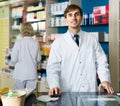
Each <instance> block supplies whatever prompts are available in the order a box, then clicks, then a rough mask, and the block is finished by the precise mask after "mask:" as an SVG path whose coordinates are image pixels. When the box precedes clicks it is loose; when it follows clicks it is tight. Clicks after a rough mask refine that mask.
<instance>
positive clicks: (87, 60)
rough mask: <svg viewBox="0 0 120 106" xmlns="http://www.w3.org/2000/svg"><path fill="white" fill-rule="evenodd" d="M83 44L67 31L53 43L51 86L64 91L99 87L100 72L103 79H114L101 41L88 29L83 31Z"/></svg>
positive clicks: (93, 90)
mask: <svg viewBox="0 0 120 106" xmlns="http://www.w3.org/2000/svg"><path fill="white" fill-rule="evenodd" d="M79 42H80V44H79V47H78V46H77V45H76V43H75V41H74V40H73V39H72V37H71V34H70V33H69V31H67V32H66V33H65V34H63V35H61V36H60V37H59V38H57V39H56V40H55V41H54V42H53V43H52V46H51V51H50V56H49V59H48V64H47V81H48V84H49V87H50V88H53V87H56V86H57V87H59V88H60V89H61V91H63V92H87V91H88V92H95V91H97V89H98V88H97V80H96V72H97V73H98V75H99V77H100V80H101V81H109V82H110V72H109V69H108V63H107V59H106V56H105V54H104V52H103V49H102V48H101V46H100V44H99V42H98V41H97V40H96V38H94V37H93V36H92V35H90V34H89V33H88V32H84V31H80V39H79Z"/></svg>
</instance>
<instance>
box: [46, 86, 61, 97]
mask: <svg viewBox="0 0 120 106" xmlns="http://www.w3.org/2000/svg"><path fill="white" fill-rule="evenodd" d="M48 95H49V96H53V95H58V96H60V95H61V91H60V89H59V88H58V87H54V88H52V89H50V91H49V93H48Z"/></svg>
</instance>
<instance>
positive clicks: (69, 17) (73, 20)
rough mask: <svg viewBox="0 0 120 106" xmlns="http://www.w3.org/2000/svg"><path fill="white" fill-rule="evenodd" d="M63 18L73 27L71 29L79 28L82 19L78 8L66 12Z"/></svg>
mask: <svg viewBox="0 0 120 106" xmlns="http://www.w3.org/2000/svg"><path fill="white" fill-rule="evenodd" d="M65 20H66V22H67V24H68V27H69V28H73V29H74V28H79V27H80V24H81V21H82V16H81V14H80V12H79V10H78V9H76V10H73V11H71V12H68V13H67V14H66V18H65Z"/></svg>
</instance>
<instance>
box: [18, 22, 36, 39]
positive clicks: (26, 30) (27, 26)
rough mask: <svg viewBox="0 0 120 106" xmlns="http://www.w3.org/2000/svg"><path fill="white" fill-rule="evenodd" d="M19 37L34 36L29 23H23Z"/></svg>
mask: <svg viewBox="0 0 120 106" xmlns="http://www.w3.org/2000/svg"><path fill="white" fill-rule="evenodd" d="M20 33H21V35H22V36H23V37H24V36H33V35H34V34H35V32H34V30H33V27H32V25H31V24H30V23H27V22H26V23H24V24H22V25H21V28H20Z"/></svg>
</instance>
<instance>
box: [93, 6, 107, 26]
mask: <svg viewBox="0 0 120 106" xmlns="http://www.w3.org/2000/svg"><path fill="white" fill-rule="evenodd" d="M93 14H94V24H108V23H109V6H108V5H106V6H98V7H94V8H93Z"/></svg>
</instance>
